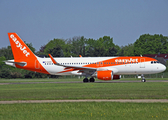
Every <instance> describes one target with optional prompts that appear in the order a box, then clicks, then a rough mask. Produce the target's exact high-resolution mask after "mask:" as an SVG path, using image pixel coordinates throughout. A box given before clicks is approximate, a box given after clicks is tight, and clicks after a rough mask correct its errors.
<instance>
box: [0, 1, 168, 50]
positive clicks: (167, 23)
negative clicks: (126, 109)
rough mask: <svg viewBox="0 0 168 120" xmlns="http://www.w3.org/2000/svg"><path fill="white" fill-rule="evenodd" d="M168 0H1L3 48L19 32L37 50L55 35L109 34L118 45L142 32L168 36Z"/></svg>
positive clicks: (134, 39)
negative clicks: (11, 35) (13, 34)
mask: <svg viewBox="0 0 168 120" xmlns="http://www.w3.org/2000/svg"><path fill="white" fill-rule="evenodd" d="M167 6H168V1H167V0H0V48H2V47H7V46H9V45H10V43H9V39H8V35H7V33H8V32H16V33H17V34H18V35H19V36H20V37H21V39H22V40H23V41H26V43H32V44H33V47H34V48H36V51H38V50H39V49H40V47H41V46H42V45H45V44H47V43H48V42H49V41H50V40H53V39H54V38H61V39H69V38H72V37H74V36H84V37H85V38H93V39H99V38H100V37H103V36H110V37H112V38H113V42H114V44H116V45H119V46H125V45H128V44H131V43H134V42H135V41H136V40H137V39H138V38H139V37H140V35H143V34H151V35H154V34H162V35H164V36H168V7H167Z"/></svg>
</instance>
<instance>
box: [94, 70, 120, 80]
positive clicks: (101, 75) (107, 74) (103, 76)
mask: <svg viewBox="0 0 168 120" xmlns="http://www.w3.org/2000/svg"><path fill="white" fill-rule="evenodd" d="M94 77H97V78H98V79H100V80H117V79H120V78H121V76H120V75H113V71H111V70H104V71H96V73H95V75H94Z"/></svg>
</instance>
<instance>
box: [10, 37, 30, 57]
mask: <svg viewBox="0 0 168 120" xmlns="http://www.w3.org/2000/svg"><path fill="white" fill-rule="evenodd" d="M10 38H11V39H12V40H13V41H14V42H15V44H16V47H18V48H20V50H21V51H23V54H25V56H26V57H28V56H29V55H30V53H29V52H27V50H26V47H25V46H23V45H22V44H21V43H20V42H19V41H18V40H17V38H16V37H15V36H14V35H13V34H11V35H10Z"/></svg>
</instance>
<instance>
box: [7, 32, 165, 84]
mask: <svg viewBox="0 0 168 120" xmlns="http://www.w3.org/2000/svg"><path fill="white" fill-rule="evenodd" d="M8 36H9V41H10V44H11V48H12V52H13V56H14V60H7V61H5V63H6V64H7V65H10V66H14V67H17V68H20V69H25V70H30V71H35V72H39V73H45V74H51V75H82V76H85V78H84V79H83V82H89V81H90V82H94V81H95V79H94V78H98V79H100V80H114V79H120V76H121V75H128V74H129V75H133V74H135V75H137V74H141V76H142V82H145V81H146V80H145V78H144V76H143V74H154V73H160V72H163V71H164V70H165V69H166V67H165V66H164V65H163V64H161V63H159V62H158V61H157V60H156V59H153V58H149V57H141V56H132V57H124V56H123V57H70V58H66V57H59V58H53V57H52V56H51V55H50V54H49V56H50V58H40V57H38V56H36V55H35V54H34V53H33V52H32V51H31V50H30V49H29V48H28V47H27V45H26V44H25V43H24V42H23V41H22V40H21V38H20V37H19V36H18V35H17V34H16V33H8ZM88 77H90V79H88Z"/></svg>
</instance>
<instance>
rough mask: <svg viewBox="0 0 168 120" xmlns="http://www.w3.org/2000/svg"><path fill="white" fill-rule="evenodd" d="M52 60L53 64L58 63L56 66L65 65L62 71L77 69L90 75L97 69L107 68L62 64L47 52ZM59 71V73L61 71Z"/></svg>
mask: <svg viewBox="0 0 168 120" xmlns="http://www.w3.org/2000/svg"><path fill="white" fill-rule="evenodd" d="M49 56H50V58H51V60H52V62H53V63H54V64H55V65H58V66H63V67H65V71H62V72H66V71H67V72H68V71H70V70H73V71H77V70H79V72H83V73H86V74H89V75H92V74H94V72H96V71H97V70H107V69H103V68H91V67H82V66H72V65H71V66H68V65H62V64H59V63H58V62H57V61H56V60H55V59H54V58H53V57H52V55H51V54H49ZM62 72H60V73H62Z"/></svg>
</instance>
